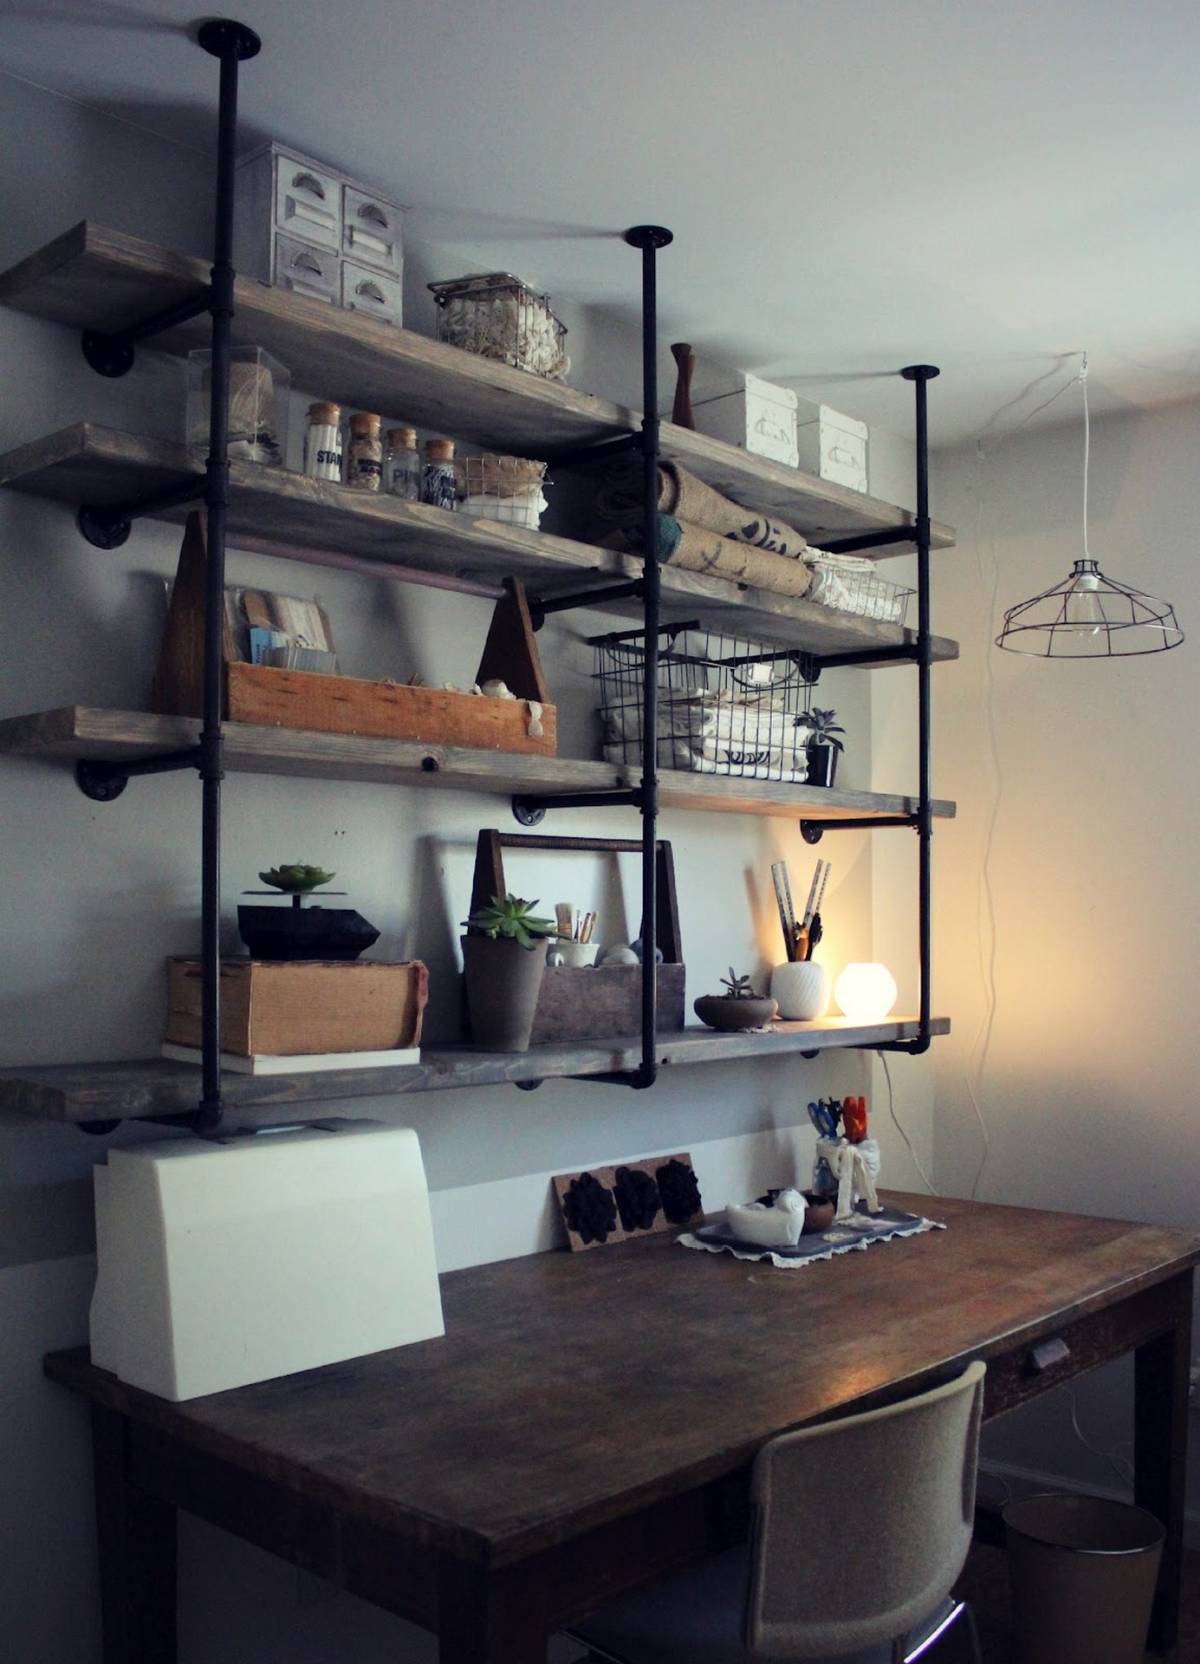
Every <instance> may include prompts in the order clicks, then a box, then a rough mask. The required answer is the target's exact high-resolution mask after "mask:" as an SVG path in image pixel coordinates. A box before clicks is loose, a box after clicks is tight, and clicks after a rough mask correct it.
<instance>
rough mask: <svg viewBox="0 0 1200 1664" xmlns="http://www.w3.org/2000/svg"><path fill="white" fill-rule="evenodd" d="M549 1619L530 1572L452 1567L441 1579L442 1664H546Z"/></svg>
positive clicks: (440, 1662) (439, 1642)
mask: <svg viewBox="0 0 1200 1664" xmlns="http://www.w3.org/2000/svg"><path fill="white" fill-rule="evenodd" d="M546 1641H547V1633H546V1618H545V1608H544V1604H543V1599H542V1590H541V1589H540V1588H539V1586H538V1579H537V1578H536V1577H535V1576H531V1575H530V1574H529V1572H528V1571H527V1570H523V1571H522V1572H521V1573H520V1574H513V1573H508V1574H505V1573H503V1572H497V1573H494V1574H492V1575H491V1576H489V1575H488V1574H487V1573H486V1572H485V1571H484V1570H483V1569H482V1568H479V1567H475V1566H462V1565H454V1566H447V1567H446V1568H445V1570H444V1571H443V1573H442V1576H441V1577H440V1578H439V1580H438V1664H546Z"/></svg>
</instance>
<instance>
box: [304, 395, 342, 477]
mask: <svg viewBox="0 0 1200 1664" xmlns="http://www.w3.org/2000/svg"><path fill="white" fill-rule="evenodd" d="M341 424H342V407H341V405H340V404H326V403H320V404H310V405H309V407H308V427H307V428H306V429H305V433H304V472H305V473H306V474H307V475H308V477H309V479H312V480H336V481H338V483H339V484H340V483H341V478H342V425H341Z"/></svg>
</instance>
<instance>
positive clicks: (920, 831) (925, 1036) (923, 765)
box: [901, 364, 938, 1053]
mask: <svg viewBox="0 0 1200 1664" xmlns="http://www.w3.org/2000/svg"><path fill="white" fill-rule="evenodd" d="M901 374H902V375H903V376H904V378H905V380H906V381H911V382H912V383H913V391H914V394H915V399H916V439H917V515H916V525H915V528H914V530H915V532H916V539H915V541H916V545H917V728H918V747H919V750H918V768H919V774H918V779H919V794H920V803H919V807H918V811H917V813H918V825H917V838H918V862H919V872H918V909H919V920H918V941H919V954H920V966H921V997H920V1007H919V1026H918V1032H917V1038H916V1040H915V1041H913V1042H912V1044H911V1045H910V1046H909V1048H908V1049H909V1050H910V1051H911V1052H913V1053H919V1052H923V1051H927V1050H928V1048H929V1042H930V1039H931V1031H930V1019H931V1016H932V1013H933V981H932V964H933V756H932V753H933V746H932V718H933V706H932V686H931V678H930V671H931V668H932V664H933V651H932V642H933V635H932V631H931V628H930V595H929V588H930V571H929V544H930V523H929V401H928V384H929V382H931V381H932V380H933V378H934V377H935V376H936V375H937V374H938V370H937V368H936V366H934V365H932V364H911V365H909V366H908V367H907V368H906V369H904V370H902V371H901Z"/></svg>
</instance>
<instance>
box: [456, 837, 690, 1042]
mask: <svg viewBox="0 0 1200 1664" xmlns="http://www.w3.org/2000/svg"><path fill="white" fill-rule="evenodd" d="M657 847H658V861H657V868H658V872H657V877H658V882H657V906H656V914H655V934H656V936H657V939H658V945H659V947H660V948H661V949H662V955H663V963H662V964H661V965H660V966H659V967H658V979H657V980H658V988H657V1010H658V1026H659V1028H660V1029H664V1030H671V1029H676V1030H677V1029H681V1028H682V1027H683V1013H684V982H685V977H686V972H685V969H684V964H683V942H682V939H681V937H680V934H679V903H678V901H677V899H676V895H675V862H674V858H673V856H672V854H671V846H670V844H669V843H666V842H665V841H663V840H661V839H660V841H659V843H658V846H657ZM641 848H642V846H641V842H640V841H639V840H634V839H629V838H553V837H549V836H544V835H543V834H541V833H537V832H497V831H495V830H492V829H485V830H483V831H481V832H480V834H479V839H478V842H477V844H476V848H475V877H474V883H473V885H472V887H471V912H472V913H475V912H477V911H478V910H479V909H480V908H483V907H486V906H487V905H488V903H489V902H490V901H491V899H492V897H493V896H503V895H506V894H507V893H508V887H507V884H506V882H505V878H504V856H503V852H504V850H506V849H545V850H560V849H565V850H581V851H584V852H589V853H590V852H595V853H597V854H613V855H634V854H640V853H641ZM550 946H551V948H553V946H554V944H553V942H551V944H550ZM469 1015H470V1014H469V1013H468V1020H469ZM641 1026H642V967H641V966H640V965H591V966H588V967H587V968H586V969H575V968H572V967H570V966H567V965H547V967H546V974H545V976H544V977H543V979H542V991H541V993H540V995H539V996H538V1004H537V1012H536V1015H535V1016H534V1019H533V1032H532V1034H531V1036H530V1045H533V1046H542V1045H551V1044H562V1043H563V1042H569V1041H572V1040H616V1039H623V1038H625V1039H627V1038H628V1037H629V1036H630V1035H633V1034H638V1033H640V1031H641Z"/></svg>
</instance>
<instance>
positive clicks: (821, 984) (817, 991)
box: [771, 959, 829, 1023]
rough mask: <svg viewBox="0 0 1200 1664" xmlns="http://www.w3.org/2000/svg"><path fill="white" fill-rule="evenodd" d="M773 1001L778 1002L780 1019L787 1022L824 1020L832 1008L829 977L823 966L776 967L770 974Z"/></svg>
mask: <svg viewBox="0 0 1200 1664" xmlns="http://www.w3.org/2000/svg"><path fill="white" fill-rule="evenodd" d="M771 998H772V999H774V1000H775V1001H777V1002H778V1005H779V1015H780V1016H781V1017H782V1018H784V1019H785V1021H787V1022H793V1023H796V1022H809V1021H811V1020H812V1018H814V1017H823V1016H824V1015H825V1010H826V1007H827V1006H828V1004H829V976H828V974H827V972H826V970H825V967H824V965H818V964H817V963H816V962H815V960H812V959H798V960H796V961H795V963H794V964H788V965H776V967H775V969H774V970H773V971H772V972H771Z"/></svg>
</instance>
